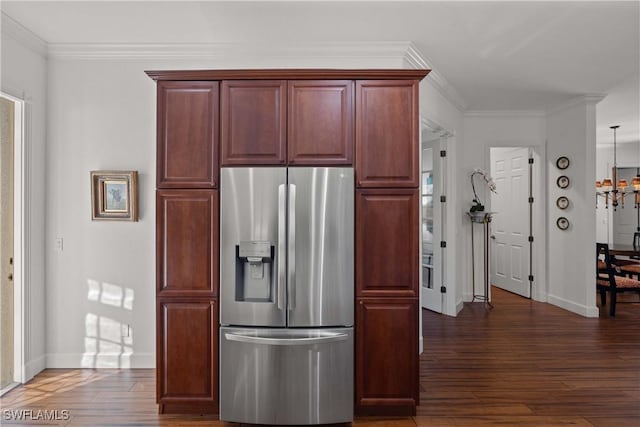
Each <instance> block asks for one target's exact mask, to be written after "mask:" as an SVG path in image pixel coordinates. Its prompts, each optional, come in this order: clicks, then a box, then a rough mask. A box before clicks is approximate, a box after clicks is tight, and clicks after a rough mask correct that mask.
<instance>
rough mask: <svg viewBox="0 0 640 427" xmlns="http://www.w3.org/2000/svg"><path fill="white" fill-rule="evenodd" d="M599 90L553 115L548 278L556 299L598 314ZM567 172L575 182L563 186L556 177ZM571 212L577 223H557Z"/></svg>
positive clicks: (550, 117) (549, 158)
mask: <svg viewBox="0 0 640 427" xmlns="http://www.w3.org/2000/svg"><path fill="white" fill-rule="evenodd" d="M601 99H602V97H598V96H594V97H591V96H584V97H581V98H577V99H575V100H574V101H573V102H572V103H570V104H568V105H567V106H565V107H564V108H560V109H558V110H556V111H553V112H551V113H549V114H548V116H547V141H548V142H547V168H548V179H547V194H548V200H549V203H548V205H547V215H548V236H547V244H548V247H547V266H548V268H547V281H548V285H549V297H548V300H549V302H550V303H552V304H555V305H557V306H560V307H562V308H565V309H567V310H570V311H573V312H575V313H578V314H581V315H583V316H589V317H597V316H598V308H597V307H596V302H595V296H596V295H595V294H596V293H595V287H594V284H593V282H594V277H593V273H594V269H593V263H594V262H595V241H596V212H595V210H594V206H595V202H596V201H595V191H594V182H595V179H596V159H595V155H596V137H595V131H596V128H595V105H596V103H597V102H598V101H599V100H601ZM559 156H567V157H569V159H570V161H571V165H570V167H569V168H568V169H566V170H564V171H559V170H558V169H557V168H556V167H555V161H556V159H557V158H558V157H559ZM560 175H567V176H568V177H569V178H570V180H571V185H570V186H569V187H568V188H567V189H560V188H558V187H557V185H556V180H557V178H558V176H560ZM561 195H564V196H567V197H568V198H569V200H570V201H571V204H570V206H569V208H568V209H567V210H565V211H560V210H559V209H558V208H557V207H556V206H555V203H552V201H555V200H556V198H557V197H559V196H561ZM559 216H565V217H567V218H568V219H569V221H570V223H571V226H570V227H569V229H568V230H566V231H561V230H559V229H558V228H557V227H556V225H555V224H556V219H557V218H558V217H559Z"/></svg>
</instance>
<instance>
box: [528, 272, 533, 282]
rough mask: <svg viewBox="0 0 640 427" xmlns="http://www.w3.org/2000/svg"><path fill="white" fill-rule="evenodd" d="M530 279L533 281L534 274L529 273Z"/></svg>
mask: <svg viewBox="0 0 640 427" xmlns="http://www.w3.org/2000/svg"><path fill="white" fill-rule="evenodd" d="M529 281H530V282H533V274H530V275H529Z"/></svg>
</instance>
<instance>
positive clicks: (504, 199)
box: [491, 147, 530, 298]
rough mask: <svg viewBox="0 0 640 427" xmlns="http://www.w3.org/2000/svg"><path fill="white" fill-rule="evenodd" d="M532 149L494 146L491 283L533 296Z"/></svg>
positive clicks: (492, 154) (492, 159) (492, 160)
mask: <svg viewBox="0 0 640 427" xmlns="http://www.w3.org/2000/svg"><path fill="white" fill-rule="evenodd" d="M528 159H529V149H528V148H526V147H525V148H492V149H491V176H492V177H493V179H494V181H495V183H496V191H497V193H492V194H491V210H492V211H493V212H496V215H494V216H493V220H492V224H491V239H492V245H491V246H492V247H491V283H492V284H493V285H494V286H497V287H499V288H502V289H505V290H507V291H510V292H513V293H516V294H518V295H522V296H524V297H527V298H529V297H530V288H529V277H528V276H529V273H528V272H529V242H528V236H529V201H528V199H529V171H528Z"/></svg>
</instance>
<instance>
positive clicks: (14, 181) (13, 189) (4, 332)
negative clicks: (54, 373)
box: [0, 93, 24, 395]
mask: <svg viewBox="0 0 640 427" xmlns="http://www.w3.org/2000/svg"><path fill="white" fill-rule="evenodd" d="M23 116H24V102H22V101H21V100H19V99H17V98H13V97H11V96H8V95H5V94H4V93H0V395H2V394H4V393H6V392H7V391H8V390H10V389H11V388H13V387H14V386H15V385H17V384H18V383H19V382H21V381H22V380H23V373H24V369H23V367H24V360H23V352H22V343H23V339H22V338H23V337H22V312H23V311H22V294H23V293H22V256H21V251H22V212H23V211H22V179H21V173H22V170H23V168H22V147H23V143H22V136H23V129H22V127H23Z"/></svg>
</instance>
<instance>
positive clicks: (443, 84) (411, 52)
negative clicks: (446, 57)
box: [404, 42, 468, 111]
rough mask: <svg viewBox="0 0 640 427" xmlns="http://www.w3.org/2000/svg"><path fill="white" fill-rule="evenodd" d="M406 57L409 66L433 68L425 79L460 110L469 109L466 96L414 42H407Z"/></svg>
mask: <svg viewBox="0 0 640 427" xmlns="http://www.w3.org/2000/svg"><path fill="white" fill-rule="evenodd" d="M404 59H405V64H406V65H407V66H408V67H409V68H418V69H429V70H431V72H430V73H429V75H428V76H427V77H426V78H425V81H427V82H430V83H431V84H432V86H433V87H434V88H435V89H436V90H437V91H438V92H439V93H440V94H441V95H442V96H444V97H445V98H446V99H447V100H448V101H449V102H451V103H452V104H453V105H454V106H455V107H456V108H457V109H458V110H460V111H465V110H466V109H467V107H468V104H467V102H466V101H465V100H464V98H462V96H460V94H459V93H458V91H457V90H456V89H455V88H454V87H453V86H452V85H451V83H449V81H448V80H447V79H446V78H445V77H444V76H443V75H442V74H441V73H439V72H438V70H437V69H435V67H433V65H432V63H431V61H430V60H429V59H428V58H427V57H425V56H424V55H423V54H422V53H421V52H420V51H419V50H418V48H417V47H416V46H415V45H414V44H413V43H412V42H408V43H407V47H406V53H405V58H404Z"/></svg>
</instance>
